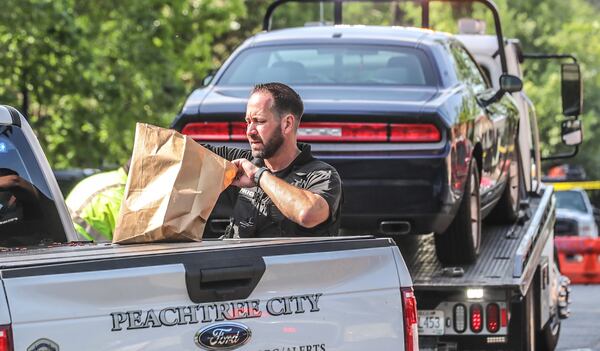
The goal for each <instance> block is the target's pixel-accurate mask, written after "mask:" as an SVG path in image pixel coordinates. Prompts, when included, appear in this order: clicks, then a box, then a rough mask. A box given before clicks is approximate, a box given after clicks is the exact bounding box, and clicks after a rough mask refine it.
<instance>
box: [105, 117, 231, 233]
mask: <svg viewBox="0 0 600 351" xmlns="http://www.w3.org/2000/svg"><path fill="white" fill-rule="evenodd" d="M236 171H237V169H236V167H235V165H234V164H232V163H231V162H229V161H227V160H225V159H223V158H221V157H219V156H217V155H216V154H214V153H212V152H211V151H209V150H208V149H206V148H204V147H203V146H201V145H199V144H198V143H196V142H195V141H194V140H193V139H192V138H190V137H186V136H184V135H182V134H180V133H177V132H176V131H174V130H170V129H164V128H160V127H156V126H152V125H148V124H143V123H138V124H137V125H136V130H135V143H134V147H133V155H132V158H131V166H130V168H129V176H128V178H127V185H126V186H125V195H124V198H123V202H122V203H121V210H120V213H119V218H118V219H117V225H116V228H115V232H114V235H113V243H119V244H133V243H149V242H165V241H199V240H201V239H202V234H203V232H204V227H205V225H206V220H207V219H208V216H209V215H210V213H211V211H212V209H213V207H214V206H215V203H216V202H217V199H218V197H219V194H220V193H221V192H222V191H223V190H224V189H225V188H227V187H228V186H229V184H231V182H232V181H233V178H234V177H235V174H236Z"/></svg>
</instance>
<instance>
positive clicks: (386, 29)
mask: <svg viewBox="0 0 600 351" xmlns="http://www.w3.org/2000/svg"><path fill="white" fill-rule="evenodd" d="M450 37H452V35H451V34H448V33H444V32H436V31H432V30H430V29H424V28H414V27H398V26H365V25H335V26H312V27H298V28H285V29H278V30H273V31H269V32H261V33H258V34H256V35H255V36H254V37H252V38H251V40H250V42H249V43H248V44H249V45H263V44H269V43H280V42H282V41H284V42H286V43H296V44H300V43H311V42H315V41H332V42H333V41H336V40H340V39H346V40H352V41H363V40H364V41H365V42H368V43H373V42H377V41H380V42H390V41H398V42H404V43H406V42H413V43H415V44H416V43H420V44H424V45H433V44H435V43H436V42H438V41H439V40H444V41H446V40H448V39H449V38H450Z"/></svg>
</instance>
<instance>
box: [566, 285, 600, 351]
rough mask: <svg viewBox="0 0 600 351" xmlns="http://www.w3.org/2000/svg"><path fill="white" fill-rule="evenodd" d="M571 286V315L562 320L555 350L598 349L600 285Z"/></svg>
mask: <svg viewBox="0 0 600 351" xmlns="http://www.w3.org/2000/svg"><path fill="white" fill-rule="evenodd" d="M571 288H572V290H571V294H572V295H571V296H572V298H571V316H570V317H569V318H568V319H566V320H563V321H562V325H561V328H562V329H561V331H560V338H559V341H558V348H557V350H560V351H567V350H568V351H575V350H577V351H589V350H593V351H600V285H572V287H571Z"/></svg>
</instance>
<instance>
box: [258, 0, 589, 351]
mask: <svg viewBox="0 0 600 351" xmlns="http://www.w3.org/2000/svg"><path fill="white" fill-rule="evenodd" d="M289 1H292V0H278V1H275V2H274V3H273V4H272V5H271V7H269V9H268V10H267V14H266V16H265V18H264V22H263V23H265V25H268V24H269V23H270V22H271V15H272V13H273V11H274V9H275V8H276V7H278V6H280V5H281V4H283V3H286V2H289ZM432 1H433V0H432ZM437 1H441V2H451V1H446V0H437ZM323 2H326V1H323ZM329 2H333V4H334V20H335V24H342V13H343V11H342V7H343V5H344V4H343V3H344V2H352V0H350V1H343V0H332V1H329ZM371 2H379V1H378V0H371ZM456 2H471V3H480V4H483V5H484V6H486V7H487V8H488V9H489V10H490V11H491V13H492V14H493V18H494V28H495V35H494V36H493V40H491V42H492V44H493V43H495V49H494V50H493V51H492V52H491V55H490V56H492V57H493V62H494V65H493V67H494V68H497V69H496V70H495V71H493V72H491V70H490V71H489V72H488V73H492V74H491V75H488V76H489V78H491V79H492V81H493V82H494V85H495V86H497V85H498V84H499V81H500V79H501V77H502V76H504V75H507V74H512V75H517V76H518V77H522V75H521V73H520V71H519V72H517V71H514V69H518V68H519V66H518V65H519V62H518V60H517V59H518V56H517V53H516V52H515V51H510V50H509V49H510V48H512V46H510V45H508V44H507V43H509V42H508V41H505V39H504V37H503V34H502V25H501V23H500V16H499V12H498V9H497V7H496V5H495V4H494V3H493V2H492V1H490V0H463V1H456ZM417 3H418V4H420V5H421V9H422V17H421V18H422V27H424V28H429V27H430V26H429V13H430V7H429V3H430V1H429V0H420V1H417ZM476 40H477V39H476ZM507 45H508V46H507ZM507 47H508V49H507ZM467 48H468V46H467ZM471 54H472V53H471ZM473 56H475V55H473ZM514 60H517V61H516V66H514V65H513V61H514ZM479 63H480V64H481V61H479ZM509 64H510V66H509ZM562 89H563V93H562V98H563V113H564V114H565V115H566V116H567V118H566V119H565V121H563V123H562V128H561V132H562V137H563V138H562V139H563V142H564V143H565V144H566V145H569V146H573V147H575V149H576V148H577V146H578V145H579V144H580V143H581V140H582V138H581V136H582V131H581V123H580V120H579V119H578V115H579V114H580V111H581V108H582V98H581V96H582V93H581V76H580V70H579V66H578V64H577V62H574V63H569V64H564V65H563V66H562ZM512 94H513V98H515V99H517V100H518V101H519V103H520V107H519V110H520V111H519V112H520V113H519V139H518V140H519V142H518V145H517V147H518V148H519V150H520V151H521V157H522V159H521V162H519V164H520V175H519V176H520V177H521V181H520V182H519V184H520V185H519V192H520V193H521V200H520V209H519V216H518V218H517V220H516V221H515V222H514V223H511V224H502V225H494V224H490V223H484V226H483V228H482V241H481V251H480V255H479V257H478V258H477V260H476V261H475V262H474V263H471V264H466V265H460V266H448V265H443V264H442V263H441V262H440V261H439V260H438V258H437V257H436V251H435V243H434V238H433V235H425V236H419V237H415V236H406V237H403V236H396V237H395V238H394V240H396V242H397V244H398V246H399V247H400V250H401V252H402V254H403V257H404V258H405V260H406V263H407V266H408V269H409V272H410V273H411V276H412V279H413V284H414V289H415V295H416V297H417V303H418V332H419V347H420V349H421V350H474V349H476V350H481V349H485V350H554V349H555V347H556V344H557V343H558V338H559V333H560V322H561V320H562V319H564V318H567V317H568V315H569V309H568V304H569V298H570V297H569V280H568V279H567V278H566V277H563V276H562V275H561V274H560V272H559V270H558V268H557V264H556V261H555V260H556V257H555V249H554V242H553V237H554V232H553V225H554V221H555V208H556V205H555V199H554V190H553V187H552V186H546V185H543V184H542V183H541V182H540V179H539V175H538V173H539V172H538V170H541V164H540V162H541V160H542V157H541V156H540V153H539V149H540V148H539V136H538V130H537V124H536V119H535V114H534V113H533V112H534V106H533V104H532V103H531V101H530V100H529V99H528V98H527V97H526V95H525V94H524V93H521V92H515V93H512ZM574 153H576V151H575V152H572V153H571V154H561V155H556V156H555V157H561V158H566V157H570V156H572V155H573V154H574Z"/></svg>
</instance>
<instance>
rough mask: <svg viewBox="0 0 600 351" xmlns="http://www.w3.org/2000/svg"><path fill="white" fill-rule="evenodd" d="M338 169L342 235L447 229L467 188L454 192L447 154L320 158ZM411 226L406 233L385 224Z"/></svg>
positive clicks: (422, 231)
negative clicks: (340, 182)
mask: <svg viewBox="0 0 600 351" xmlns="http://www.w3.org/2000/svg"><path fill="white" fill-rule="evenodd" d="M317 157H318V158H319V159H321V160H323V161H325V162H327V163H329V164H331V165H332V166H334V167H335V168H336V169H337V171H338V172H339V174H340V177H341V178H342V183H343V196H344V200H343V205H342V224H341V226H342V234H373V235H378V234H425V233H431V232H437V233H441V232H443V231H445V230H446V228H447V227H448V225H449V224H450V222H451V221H452V219H453V218H454V215H455V213H456V211H457V209H458V205H459V202H460V199H461V194H462V187H458V189H454V188H452V184H454V183H455V182H453V179H454V178H455V177H456V176H457V175H453V174H451V172H452V169H451V168H450V167H449V164H450V162H448V161H447V160H448V157H447V154H439V155H427V156H423V155H421V156H419V157H416V156H414V155H412V156H405V157H401V156H394V157H371V158H367V157H361V158H357V157H352V158H345V157H332V156H326V155H324V156H317ZM384 222H388V223H404V222H406V223H408V224H410V230H409V231H408V232H404V233H398V232H385V231H384V230H383V228H382V223H384Z"/></svg>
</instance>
